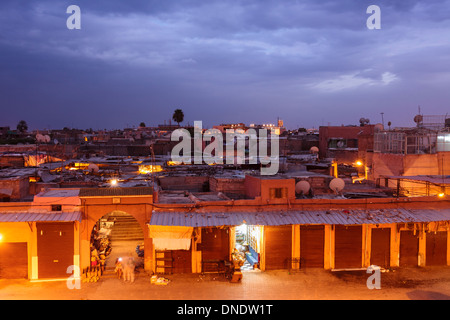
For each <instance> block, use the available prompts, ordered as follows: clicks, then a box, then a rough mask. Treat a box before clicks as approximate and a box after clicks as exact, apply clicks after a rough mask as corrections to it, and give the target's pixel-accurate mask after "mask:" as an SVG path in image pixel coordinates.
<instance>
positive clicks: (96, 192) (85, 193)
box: [79, 187, 153, 197]
mask: <svg viewBox="0 0 450 320" xmlns="http://www.w3.org/2000/svg"><path fill="white" fill-rule="evenodd" d="M152 194H153V188H151V187H131V188H116V187H114V188H81V189H80V193H79V196H80V197H120V196H146V195H152Z"/></svg>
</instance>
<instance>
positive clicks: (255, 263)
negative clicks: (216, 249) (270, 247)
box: [234, 223, 263, 271]
mask: <svg viewBox="0 0 450 320" xmlns="http://www.w3.org/2000/svg"><path fill="white" fill-rule="evenodd" d="M234 232H235V245H234V247H235V248H236V249H237V250H238V251H239V252H240V253H241V255H244V257H245V263H244V265H243V266H242V267H241V270H243V271H245V270H258V269H259V267H260V261H261V260H260V254H261V242H262V241H261V236H262V234H263V227H261V226H256V225H248V224H246V223H243V224H241V225H239V226H236V227H235V228H234Z"/></svg>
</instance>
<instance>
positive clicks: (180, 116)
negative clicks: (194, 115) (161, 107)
mask: <svg viewBox="0 0 450 320" xmlns="http://www.w3.org/2000/svg"><path fill="white" fill-rule="evenodd" d="M172 119H173V121H175V122H176V123H178V126H180V122H183V120H184V113H183V110H181V109H176V110H175V111H174V112H173V116H172Z"/></svg>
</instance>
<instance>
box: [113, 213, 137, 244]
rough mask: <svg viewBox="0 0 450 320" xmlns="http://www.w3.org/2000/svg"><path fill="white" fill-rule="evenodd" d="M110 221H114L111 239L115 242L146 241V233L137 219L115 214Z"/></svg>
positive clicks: (123, 214)
mask: <svg viewBox="0 0 450 320" xmlns="http://www.w3.org/2000/svg"><path fill="white" fill-rule="evenodd" d="M108 221H114V227H113V228H112V230H111V234H110V236H109V239H110V240H111V242H113V241H128V240H137V241H139V240H142V241H143V240H144V233H143V231H142V229H141V226H140V224H139V223H138V222H137V221H136V219H135V218H134V217H133V216H131V215H128V214H125V213H121V212H113V213H111V214H110V216H109V217H108Z"/></svg>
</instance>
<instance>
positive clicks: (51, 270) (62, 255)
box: [36, 223, 74, 278]
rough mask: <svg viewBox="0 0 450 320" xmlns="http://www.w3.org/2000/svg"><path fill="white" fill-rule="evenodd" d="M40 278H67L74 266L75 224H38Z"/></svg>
mask: <svg viewBox="0 0 450 320" xmlns="http://www.w3.org/2000/svg"><path fill="white" fill-rule="evenodd" d="M36 228H37V231H38V241H37V244H38V245H37V249H38V250H37V251H38V277H39V278H57V277H67V273H66V272H67V268H68V267H69V266H71V265H73V254H74V239H73V237H74V231H73V223H37V224H36Z"/></svg>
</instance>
